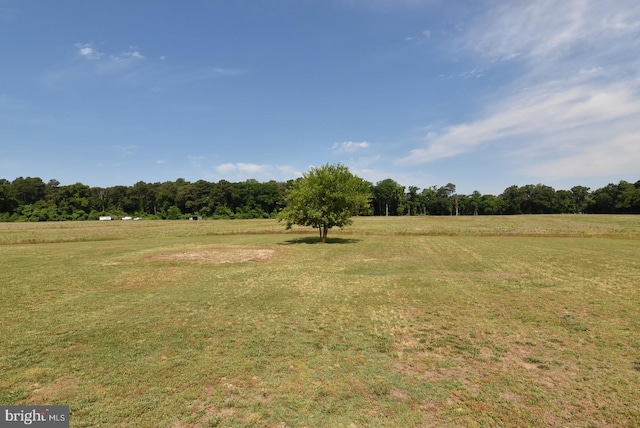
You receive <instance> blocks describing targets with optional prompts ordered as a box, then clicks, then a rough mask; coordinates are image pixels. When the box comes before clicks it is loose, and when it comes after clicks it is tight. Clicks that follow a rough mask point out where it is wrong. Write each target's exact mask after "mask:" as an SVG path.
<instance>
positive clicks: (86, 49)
mask: <svg viewBox="0 0 640 428" xmlns="http://www.w3.org/2000/svg"><path fill="white" fill-rule="evenodd" d="M75 47H76V48H77V49H78V55H80V56H81V57H82V58H85V59H88V60H91V61H98V60H99V59H100V58H102V56H104V54H103V53H101V52H98V51H97V50H96V49H95V48H94V47H93V46H91V43H76V44H75Z"/></svg>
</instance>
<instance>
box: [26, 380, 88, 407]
mask: <svg viewBox="0 0 640 428" xmlns="http://www.w3.org/2000/svg"><path fill="white" fill-rule="evenodd" d="M77 388H78V382H77V381H76V380H75V378H73V377H72V376H63V377H60V378H58V379H55V380H53V381H51V382H47V383H44V384H41V383H34V384H32V385H31V393H30V394H29V397H28V398H27V400H26V401H27V403H29V404H33V405H45V404H47V403H51V402H54V401H59V402H65V401H66V400H69V399H71V398H72V397H74V396H75V395H76V391H77Z"/></svg>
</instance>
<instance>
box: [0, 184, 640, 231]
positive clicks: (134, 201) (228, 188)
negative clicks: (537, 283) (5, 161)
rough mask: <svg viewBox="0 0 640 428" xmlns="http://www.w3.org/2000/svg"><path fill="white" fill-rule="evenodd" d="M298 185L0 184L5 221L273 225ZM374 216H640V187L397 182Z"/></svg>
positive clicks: (376, 191)
mask: <svg viewBox="0 0 640 428" xmlns="http://www.w3.org/2000/svg"><path fill="white" fill-rule="evenodd" d="M293 182H294V181H293V180H289V181H287V182H276V181H268V182H265V183H260V182H258V181H256V180H253V179H251V180H246V181H242V182H237V183H232V182H229V181H226V180H220V181H218V182H217V183H212V182H208V181H205V180H198V181H196V182H193V183H192V182H189V181H186V180H184V179H182V178H179V179H177V180H176V181H167V182H164V183H145V182H143V181H140V182H138V183H136V184H134V185H133V186H113V187H106V188H103V187H90V186H87V185H85V184H82V183H76V184H71V185H67V186H61V185H60V183H59V182H58V181H57V180H49V182H47V183H45V182H44V181H43V180H42V179H40V178H37V177H35V178H34V177H27V178H23V177H19V178H16V179H15V180H13V181H8V180H6V179H0V221H62V220H97V219H98V218H99V217H100V216H112V217H114V218H119V217H125V216H136V217H141V218H149V219H181V218H188V217H192V216H200V217H202V218H236V219H242V218H269V217H274V216H275V215H276V214H277V213H278V212H279V211H280V210H281V209H282V208H283V207H284V205H285V202H284V195H285V192H286V190H287V188H288V187H290V186H291V185H292V184H293ZM371 191H372V194H373V196H374V197H373V199H372V201H371V206H370V207H369V208H370V209H369V210H368V214H370V215H376V216H380V215H393V216H396V215H499V214H505V215H507V214H562V213H597V214H605V213H635V214H638V213H640V180H638V181H636V182H635V183H628V182H626V181H620V182H619V183H618V184H608V185H607V186H605V187H603V188H600V189H597V190H594V191H591V190H590V189H589V188H588V187H584V186H575V187H572V188H571V189H570V190H554V189H553V188H552V187H550V186H545V185H543V184H536V185H526V186H521V187H519V186H511V187H508V188H506V189H505V190H504V192H503V193H502V194H500V195H497V196H496V195H490V194H484V195H483V194H481V193H480V192H477V191H475V192H473V193H472V194H470V195H460V194H457V193H456V186H455V185H454V184H452V183H449V184H447V185H445V186H441V187H437V186H432V187H428V188H425V189H420V188H419V187H416V186H409V187H405V186H402V185H400V184H398V183H397V182H396V181H394V180H392V179H386V180H382V181H380V182H378V183H376V184H371Z"/></svg>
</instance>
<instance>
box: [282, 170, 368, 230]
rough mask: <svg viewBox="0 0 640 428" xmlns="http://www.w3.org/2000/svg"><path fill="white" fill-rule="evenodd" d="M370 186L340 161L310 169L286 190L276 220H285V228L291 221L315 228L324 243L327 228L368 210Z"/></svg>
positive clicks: (343, 224)
mask: <svg viewBox="0 0 640 428" xmlns="http://www.w3.org/2000/svg"><path fill="white" fill-rule="evenodd" d="M370 187H371V186H370V184H369V183H367V182H366V181H364V180H363V179H361V178H360V177H357V176H355V175H353V174H351V172H350V171H349V168H347V167H346V166H344V165H341V164H337V165H329V164H326V165H323V166H321V167H318V168H311V170H310V171H309V172H307V173H306V174H304V175H303V176H302V178H300V179H298V180H297V181H296V182H294V184H293V186H292V187H291V188H290V189H288V190H287V192H286V194H285V201H286V203H287V206H286V207H285V208H284V209H283V210H282V211H281V212H280V214H279V215H278V220H279V221H282V220H284V221H286V222H287V229H291V226H293V225H294V224H297V225H300V226H313V227H314V228H318V229H319V232H320V240H321V241H322V242H327V232H328V231H329V229H331V228H332V227H334V226H338V227H344V226H348V225H350V224H351V223H352V222H353V221H352V220H351V216H353V215H357V214H360V213H365V212H368V211H369V209H370V207H369V200H370V199H371V198H372V195H371V190H370Z"/></svg>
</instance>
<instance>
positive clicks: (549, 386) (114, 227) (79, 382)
mask: <svg viewBox="0 0 640 428" xmlns="http://www.w3.org/2000/svg"><path fill="white" fill-rule="evenodd" d="M317 239H318V238H317V234H316V231H315V230H308V229H302V228H294V229H293V230H292V231H287V232H286V233H285V231H284V226H283V225H282V224H278V223H277V222H276V221H274V220H236V221H199V222H189V221H166V222H162V221H140V222H121V221H119V222H97V221H96V222H75V223H36V224H33V223H0V272H1V273H0V290H1V294H0V374H1V376H0V404H52V405H53V404H64V405H69V406H70V408H71V426H72V427H94V426H103V427H173V428H178V427H243V426H246V427H253V426H263V427H284V426H286V427H320V426H322V427H324V426H327V427H340V426H343V427H385V426H387V427H404V426H462V427H465V426H469V427H475V426H487V427H495V426H518V427H526V426H562V427H569V426H576V427H578V426H579V427H588V426H593V427H605V426H640V386H639V385H640V292H639V284H640V217H639V216H586V215H585V216H580V215H575V216H569V215H567V216H514V217H461V218H455V217H449V218H430V217H413V218H359V219H356V220H355V223H354V225H353V226H352V227H350V228H347V229H345V230H343V231H340V230H332V231H330V232H329V243H328V244H318V243H316V241H317Z"/></svg>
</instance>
